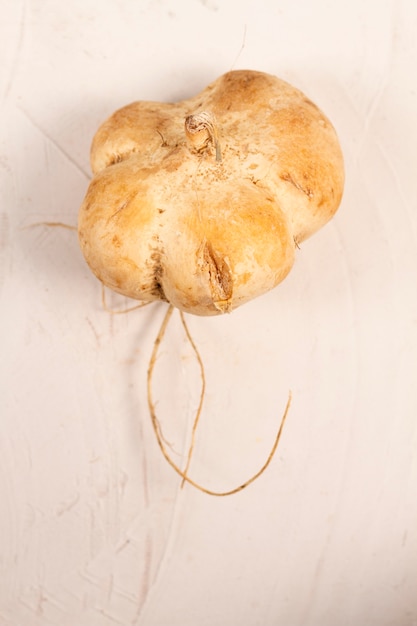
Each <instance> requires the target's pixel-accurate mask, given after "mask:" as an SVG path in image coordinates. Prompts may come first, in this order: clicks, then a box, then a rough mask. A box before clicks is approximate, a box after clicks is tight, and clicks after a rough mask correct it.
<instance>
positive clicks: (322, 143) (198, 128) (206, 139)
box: [78, 71, 344, 315]
mask: <svg viewBox="0 0 417 626" xmlns="http://www.w3.org/2000/svg"><path fill="white" fill-rule="evenodd" d="M91 164H92V169H93V173H94V177H93V180H92V182H91V184H90V187H89V189H88V191H87V195H86V197H85V200H84V202H83V204H82V206H81V209H80V212H79V224H78V229H79V239H80V245H81V248H82V251H83V253H84V256H85V258H86V261H87V263H88V265H89V266H90V268H91V269H92V271H93V272H94V273H95V275H96V276H97V277H98V278H99V279H100V280H101V281H102V283H103V284H104V285H106V286H107V287H109V288H111V289H113V290H114V291H117V292H119V293H121V294H124V295H126V296H128V297H130V298H135V299H137V300H141V301H145V302H146V301H153V300H165V301H167V302H169V303H171V304H172V305H173V306H175V307H177V308H179V309H181V310H182V311H185V312H188V313H194V314H197V315H216V314H221V313H225V312H230V311H232V310H233V309H235V308H236V307H238V306H240V305H241V304H243V303H245V302H247V301H249V300H251V299H252V298H255V297H257V296H259V295H261V294H263V293H265V292H267V291H268V290H270V289H272V288H273V287H275V286H276V285H277V284H278V283H279V282H280V281H282V280H283V279H284V278H285V276H286V275H287V274H288V272H289V271H290V269H291V267H292V264H293V261H294V254H295V248H296V246H297V244H299V243H300V242H301V241H303V240H304V239H306V238H307V237H309V236H310V235H312V234H313V233H314V232H316V231H317V230H318V229H319V228H320V227H321V226H323V225H324V224H325V223H326V222H327V221H328V220H329V219H330V218H331V217H332V216H333V214H334V213H335V211H336V210H337V208H338V206H339V203H340V200H341V196H342V190H343V180H344V173H343V160H342V154H341V150H340V146H339V142H338V139H337V136H336V133H335V131H334V129H333V127H332V125H331V123H330V122H329V120H328V119H327V118H326V117H325V115H324V114H323V113H322V112H321V111H320V110H319V109H318V108H317V107H316V106H315V105H314V104H313V103H312V102H311V101H310V100H309V99H308V98H306V97H305V96H304V94H302V93H301V92H300V91H299V90H297V89H295V88H294V87H292V86H290V85H289V84H287V83H286V82H284V81H282V80H280V79H278V78H276V77H274V76H271V75H268V74H265V73H261V72H254V71H232V72H229V73H227V74H225V75H224V76H221V77H220V78H218V79H217V80H216V81H214V82H213V83H212V84H211V85H209V86H208V87H207V88H206V89H205V90H204V91H202V92H201V93H200V94H199V95H197V96H194V97H193V98H190V99H189V100H184V101H182V102H178V103H174V104H164V103H155V102H135V103H133V104H130V105H128V106H126V107H124V108H122V109H120V110H119V111H116V112H115V113H114V114H113V115H112V116H111V117H110V118H109V119H108V120H107V121H106V122H104V124H103V125H102V126H101V127H100V128H99V130H98V132H97V134H96V136H95V138H94V141H93V145H92V150H91Z"/></svg>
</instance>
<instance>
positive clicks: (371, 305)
mask: <svg viewBox="0 0 417 626" xmlns="http://www.w3.org/2000/svg"><path fill="white" fill-rule="evenodd" d="M1 15H2V17H1V24H0V29H1V33H0V60H1V73H0V103H1V105H0V106H1V125H0V176H1V181H0V193H1V204H0V211H1V215H0V218H1V221H0V235H1V263H0V289H1V309H0V315H1V320H2V325H1V328H2V329H1V351H2V355H3V357H2V360H1V376H0V380H1V383H0V384H1V391H0V408H1V414H0V426H1V436H0V507H1V514H0V567H1V572H0V624H1V626H49V625H52V626H113V625H114V624H120V625H124V626H128V625H132V626H133V625H135V626H180V625H181V626H196V625H198V626H224V625H239V626H258V625H259V626H276V625H278V624H282V625H285V626H307V625H308V626H348V625H349V626H350V625H352V626H353V625H355V626H357V625H360V626H364V625H366V626H413V625H414V626H415V625H416V624H417V594H416V581H417V463H416V459H417V449H416V445H417V436H416V435H417V431H416V424H417V385H416V373H417V253H416V248H417V202H416V175H417V123H416V117H417V115H416V111H417V79H416V73H415V69H416V66H417V63H416V62H417V54H416V28H417V4H416V3H415V1H414V0H408V1H407V0H396V1H389V0H374V1H372V0H358V1H354V0H351V1H350V2H337V1H336V2H330V1H329V0H312V1H307V0H302V1H299V2H297V1H294V0H269V1H267V0H263V1H261V0H259V1H256V2H255V1H253V2H250V1H248V0H239V1H237V0H236V1H231V0H230V1H227V0H224V1H222V0H205V1H204V0H201V1H200V2H199V1H197V0H177V1H176V2H174V1H172V2H169V1H168V0H161V1H157V0H147V1H145V0H137V1H135V2H133V1H128V0H119V1H117V0H103V1H101V0H100V1H99V0H70V1H68V2H56V1H53V0H24V1H22V0H15V1H14V2H7V1H3V2H2V9H1ZM245 29H246V35H245ZM242 43H244V46H243V47H242ZM239 52H240V54H239ZM232 66H233V67H234V68H236V69H238V68H252V69H260V70H264V71H268V72H271V73H274V74H276V75H278V76H280V77H282V78H284V79H286V80H288V81H290V82H292V83H293V84H295V85H296V86H298V87H299V88H301V89H303V90H304V91H305V92H306V93H307V95H308V96H309V97H310V98H312V99H313V100H314V101H316V103H317V104H319V105H320V106H321V107H322V108H323V110H324V111H325V112H326V113H327V114H328V115H329V117H330V118H331V119H332V121H333V123H334V124H335V126H336V128H337V130H338V133H339V136H340V139H341V142H342V145H343V148H344V152H345V158H346V172H347V183H346V192H345V196H344V200H343V204H342V207H341V209H340V212H339V213H338V214H337V216H336V218H335V219H334V220H333V222H332V223H331V224H329V225H328V226H327V227H326V228H325V229H324V230H322V231H321V232H320V233H318V234H317V235H316V236H315V237H313V238H312V239H311V240H309V241H308V242H306V243H305V244H304V245H303V246H302V249H301V250H300V251H298V257H297V262H296V265H295V268H294V269H293V271H292V272H291V274H290V275H289V277H288V278H287V279H286V281H285V282H284V283H283V284H282V285H281V286H280V287H278V288H277V289H276V290H275V291H273V292H271V293H270V294H268V295H267V296H265V297H263V298H260V299H258V300H257V301H255V302H253V303H251V304H248V305H246V306H245V307H243V308H242V309H241V310H238V311H236V312H235V313H233V314H232V315H231V316H229V317H224V318H221V319H199V318H192V319H191V320H190V326H191V329H192V332H193V334H194V337H195V340H196V342H197V343H198V345H199V347H200V349H201V352H202V355H203V358H204V360H205V364H206V371H207V384H208V392H207V401H206V405H205V412H204V415H203V418H202V424H201V430H200V431H199V445H198V449H197V451H196V456H195V459H194V463H193V472H194V475H195V476H196V477H198V479H200V480H202V481H205V482H206V483H207V484H208V485H211V486H212V487H213V488H219V489H227V488H230V487H232V486H235V484H237V483H238V482H239V481H240V480H242V479H244V478H246V477H247V476H249V475H250V474H251V473H253V472H254V471H255V470H257V469H258V467H259V465H260V464H261V463H262V462H263V460H264V458H265V456H266V454H267V451H268V448H269V446H270V444H271V438H272V437H273V434H274V432H275V429H276V427H277V424H278V421H279V417H280V414H281V411H282V408H283V406H284V405H285V402H286V397H287V392H288V389H289V388H291V389H292V391H293V396H294V400H293V405H292V409H291V412H290V415H289V418H288V422H287V426H286V429H285V432H284V436H283V439H282V442H281V445H280V448H279V451H278V454H277V456H276V458H275V459H274V462H273V463H272V465H271V466H270V468H269V469H268V471H267V472H266V473H265V474H264V475H263V476H262V478H261V479H260V480H259V481H258V482H257V483H255V484H253V485H252V486H250V487H249V488H248V489H246V490H245V491H243V492H241V493H240V494H238V495H235V496H233V497H230V498H221V499H216V498H212V497H209V496H205V495H203V494H201V493H199V492H196V491H194V490H193V489H191V488H189V487H186V488H185V489H183V490H181V489H180V488H179V481H178V479H177V477H176V476H175V475H174V474H173V472H172V470H171V469H170V467H169V466H168V465H167V463H166V462H165V460H164V459H163V458H162V457H161V455H160V452H159V449H158V447H157V445H156V443H155V440H154V437H153V433H152V431H151V426H150V422H149V416H148V410H147V405H146V387H145V377H146V368H147V363H148V359H149V356H150V351H151V347H152V341H153V339H154V337H155V334H156V332H157V329H158V325H159V324H160V322H161V319H162V316H163V310H164V307H163V306H162V305H156V306H155V307H154V308H152V307H149V308H148V309H144V310H143V311H137V312H135V313H131V314H129V315H125V316H113V317H112V316H110V315H109V314H108V313H106V312H104V311H103V310H102V308H101V304H100V289H99V286H98V284H97V281H96V280H95V279H94V277H93V276H92V275H91V274H90V273H89V271H88V269H87V268H86V266H85V264H84V262H83V260H82V258H81V255H80V252H79V249H78V244H77V240H76V236H75V234H74V233H73V232H71V231H67V230H63V229H57V228H49V229H48V228H46V227H36V228H27V229H26V228H25V227H26V226H30V225H31V224H33V223H36V222H41V221H61V222H66V223H70V224H75V222H76V215H77V211H78V206H79V204H80V202H81V200H82V197H83V195H84V193H85V190H86V187H87V184H88V178H89V164H88V152H89V145H90V140H91V138H92V135H93V133H94V132H95V130H96V128H97V126H98V124H99V123H100V122H101V121H102V120H103V119H104V118H105V117H106V116H107V115H108V114H110V113H111V112H112V111H113V110H114V109H115V108H117V107H119V106H121V105H123V104H126V103H128V102H130V101H132V100H134V99H160V100H166V101H167V100H174V99H179V98H182V97H186V96H188V95H192V94H194V93H195V92H196V91H198V90H199V89H201V88H203V87H204V86H206V84H207V83H208V82H209V81H211V80H213V79H214V78H216V77H217V76H218V75H220V74H222V73H224V72H225V71H227V70H229V69H231V68H232ZM113 303H114V304H115V305H117V306H124V302H123V301H120V300H119V301H116V300H114V302H113ZM189 355H190V351H189V348H188V347H187V345H186V343H185V341H184V337H183V333H182V331H181V327H180V325H179V323H178V319H177V318H176V321H175V322H174V323H173V324H172V326H171V327H170V331H169V341H168V342H167V344H166V347H165V349H164V352H163V356H161V358H160V360H159V368H158V373H157V377H156V380H155V392H156V394H157V396H158V401H159V402H158V410H159V411H160V415H161V418H162V416H163V418H162V421H163V424H164V432H165V434H166V436H167V438H168V439H170V440H173V441H175V442H176V449H177V450H181V448H182V446H183V442H184V434H183V433H184V430H186V428H187V426H188V428H189V427H190V424H191V419H192V414H193V409H194V408H195V406H196V403H197V400H198V392H199V385H198V372H197V369H196V366H195V363H194V362H193V360H192V359H191V358H189Z"/></svg>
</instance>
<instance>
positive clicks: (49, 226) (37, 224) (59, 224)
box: [24, 222, 78, 231]
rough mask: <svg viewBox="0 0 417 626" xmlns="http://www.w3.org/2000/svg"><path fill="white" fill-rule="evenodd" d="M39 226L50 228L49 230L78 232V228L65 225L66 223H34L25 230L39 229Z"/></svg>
mask: <svg viewBox="0 0 417 626" xmlns="http://www.w3.org/2000/svg"><path fill="white" fill-rule="evenodd" d="M39 226H48V228H66V229H67V230H75V231H77V230H78V229H77V227H76V226H71V224H65V222H34V223H33V224H29V226H25V227H24V228H25V229H26V228H39Z"/></svg>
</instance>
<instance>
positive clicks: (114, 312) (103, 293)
mask: <svg viewBox="0 0 417 626" xmlns="http://www.w3.org/2000/svg"><path fill="white" fill-rule="evenodd" d="M148 304H152V302H140V303H139V304H135V305H133V306H130V307H127V308H126V309H118V310H115V309H111V308H110V307H109V306H108V304H107V298H106V287H105V285H104V284H103V283H101V305H102V307H103V309H104V310H105V311H106V313H110V314H111V315H123V314H124V313H130V312H131V311H136V309H142V308H143V307H144V306H147V305H148Z"/></svg>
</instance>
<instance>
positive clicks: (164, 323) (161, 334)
mask: <svg viewBox="0 0 417 626" xmlns="http://www.w3.org/2000/svg"><path fill="white" fill-rule="evenodd" d="M173 310H174V307H173V306H172V305H169V307H168V310H167V312H166V314H165V317H164V319H163V321H162V324H161V327H160V329H159V332H158V335H157V337H156V339H155V342H154V346H153V351H152V355H151V358H150V361H149V367H148V375H147V387H148V405H149V411H150V414H151V420H152V426H153V429H154V432H155V435H156V439H157V442H158V445H159V447H160V449H161V452H162V454H163V456H164V457H165V459H166V461H167V462H168V463H169V465H170V466H171V467H172V468H173V469H174V470H175V472H177V474H179V476H181V478H182V483H181V486H183V485H184V483H185V482H187V483H189V484H190V485H192V486H193V487H195V488H196V489H198V490H200V491H202V492H203V493H206V494H208V495H211V496H231V495H232V494H234V493H238V492H239V491H242V490H243V489H245V487H247V486H248V485H250V484H251V483H253V482H254V481H255V480H256V479H257V478H259V477H260V476H261V475H262V474H263V473H264V471H265V470H266V469H267V467H268V465H269V464H270V463H271V461H272V458H273V456H274V454H275V452H276V449H277V447H278V444H279V441H280V438H281V434H282V431H283V428H284V424H285V420H286V418H287V415H288V411H289V408H290V404H291V393H290V394H289V396H288V400H287V404H286V407H285V410H284V413H283V415H282V418H281V423H280V426H279V429H278V432H277V434H276V436H275V440H274V444H273V446H272V449H271V451H270V453H269V456H268V458H267V460H266V461H265V463H264V464H263V465H262V467H261V468H260V470H258V472H256V474H254V475H253V476H251V477H250V478H249V479H248V480H246V481H245V482H244V483H242V484H241V485H239V486H238V487H235V488H234V489H230V490H229V491H213V490H211V489H207V488H206V487H204V486H203V485H200V484H199V483H197V482H196V481H195V480H193V479H192V478H190V476H189V475H188V470H189V467H190V462H191V457H192V453H193V450H194V444H195V436H196V430H197V426H198V422H199V419H200V415H201V410H202V406H203V400H204V393H205V376H204V366H203V362H202V360H201V356H200V354H199V352H198V350H197V347H196V345H195V343H194V341H193V339H192V337H191V335H190V332H189V329H188V326H187V324H186V321H185V318H184V314H183V313H180V315H181V322H182V324H183V327H184V330H185V332H186V335H187V339H188V341H189V342H190V344H191V346H192V348H193V351H194V354H195V356H196V358H197V361H198V363H199V366H200V374H201V380H202V388H201V395H200V403H199V406H198V409H197V412H196V416H195V418H194V423H193V427H192V434H191V444H190V447H189V450H188V455H187V461H186V465H185V469H181V468H180V467H178V465H177V464H176V463H175V462H174V461H173V460H172V458H171V457H170V455H169V453H168V452H167V450H166V447H165V444H164V440H163V437H162V434H161V427H160V424H159V421H158V418H157V415H156V410H155V403H154V401H153V394H152V378H153V372H154V368H155V363H156V360H157V356H158V351H159V348H160V345H161V343H162V341H163V338H164V336H165V332H166V329H167V326H168V323H169V321H170V319H171V316H172V313H173Z"/></svg>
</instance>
